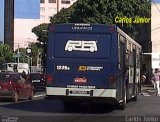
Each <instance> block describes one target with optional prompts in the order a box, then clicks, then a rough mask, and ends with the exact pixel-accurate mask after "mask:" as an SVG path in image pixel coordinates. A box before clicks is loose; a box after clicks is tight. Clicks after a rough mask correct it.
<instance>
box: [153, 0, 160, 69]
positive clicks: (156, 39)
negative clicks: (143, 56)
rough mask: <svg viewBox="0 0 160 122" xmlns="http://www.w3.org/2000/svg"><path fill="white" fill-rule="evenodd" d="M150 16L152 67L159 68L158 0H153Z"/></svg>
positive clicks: (159, 9) (159, 24)
mask: <svg viewBox="0 0 160 122" xmlns="http://www.w3.org/2000/svg"><path fill="white" fill-rule="evenodd" d="M151 9H152V16H151V20H152V21H151V43H152V53H151V56H152V60H151V62H152V68H153V69H154V68H160V36H159V35H160V21H159V20H160V1H159V0H153V2H152V8H151Z"/></svg>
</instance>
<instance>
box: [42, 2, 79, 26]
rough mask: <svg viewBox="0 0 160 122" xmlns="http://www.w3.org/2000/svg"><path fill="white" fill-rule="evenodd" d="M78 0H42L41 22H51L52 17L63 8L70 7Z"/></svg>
mask: <svg viewBox="0 0 160 122" xmlns="http://www.w3.org/2000/svg"><path fill="white" fill-rule="evenodd" d="M76 1H77V0H40V22H41V23H49V22H50V17H52V16H53V15H55V14H56V13H57V12H59V11H60V10H61V9H62V8H68V7H70V6H71V5H72V4H73V3H74V2H76Z"/></svg>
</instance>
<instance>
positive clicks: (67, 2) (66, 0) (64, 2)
mask: <svg viewBox="0 0 160 122" xmlns="http://www.w3.org/2000/svg"><path fill="white" fill-rule="evenodd" d="M61 3H62V4H70V0H61Z"/></svg>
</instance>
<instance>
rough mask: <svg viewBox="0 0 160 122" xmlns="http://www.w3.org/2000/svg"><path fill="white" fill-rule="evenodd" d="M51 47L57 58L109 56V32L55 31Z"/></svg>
mask: <svg viewBox="0 0 160 122" xmlns="http://www.w3.org/2000/svg"><path fill="white" fill-rule="evenodd" d="M52 42H53V41H52ZM52 46H54V51H53V47H52V48H49V49H50V51H52V52H53V53H51V54H52V55H53V56H54V57H57V58H63V57H64V58H75V57H76V58H79V57H81V58H102V59H107V58H109V54H110V50H111V49H110V46H111V35H110V34H98V33H97V34H95V33H94V34H84V33H56V34H55V36H54V43H52Z"/></svg>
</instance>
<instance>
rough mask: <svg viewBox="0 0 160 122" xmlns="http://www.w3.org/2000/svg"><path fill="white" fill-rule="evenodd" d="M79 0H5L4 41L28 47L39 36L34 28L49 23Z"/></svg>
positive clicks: (13, 46)
mask: <svg viewBox="0 0 160 122" xmlns="http://www.w3.org/2000/svg"><path fill="white" fill-rule="evenodd" d="M75 1H77V0H5V10H4V11H5V14H4V15H5V17H4V20H5V24H4V29H5V30H4V43H6V44H9V45H10V46H11V47H12V48H14V49H17V48H18V47H23V48H26V47H27V46H28V44H29V43H30V42H36V41H37V37H36V35H35V34H34V33H32V29H33V28H34V27H36V26H38V25H39V24H41V23H49V22H50V17H51V16H53V15H55V14H56V13H57V12H59V11H60V10H61V9H62V8H68V7H70V6H71V5H72V4H73V3H74V2H75Z"/></svg>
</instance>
